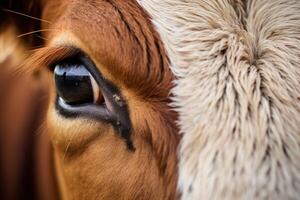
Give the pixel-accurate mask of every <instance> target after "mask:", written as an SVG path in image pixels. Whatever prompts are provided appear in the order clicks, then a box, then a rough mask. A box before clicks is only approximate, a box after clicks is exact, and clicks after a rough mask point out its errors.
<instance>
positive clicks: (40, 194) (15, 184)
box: [0, 0, 56, 200]
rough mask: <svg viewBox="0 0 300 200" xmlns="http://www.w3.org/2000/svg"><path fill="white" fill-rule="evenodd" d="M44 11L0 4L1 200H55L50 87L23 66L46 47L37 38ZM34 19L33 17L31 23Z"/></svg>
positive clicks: (34, 5)
mask: <svg viewBox="0 0 300 200" xmlns="http://www.w3.org/2000/svg"><path fill="white" fill-rule="evenodd" d="M40 7H41V5H40V4H39V3H38V2H35V1H22V0H18V1H14V0H1V1H0V199H2V200H15V199H16V200H17V199H33V200H34V199H49V200H50V199H52V200H53V199H56V190H55V180H54V176H53V174H52V169H51V166H52V162H53V159H52V157H51V145H50V143H49V141H48V136H47V133H46V132H45V131H44V130H43V122H44V118H45V113H46V109H47V82H46V79H47V78H46V77H45V75H44V73H43V72H41V71H34V72H32V73H29V74H23V73H20V70H19V66H20V65H22V63H23V60H24V59H26V57H27V56H28V55H30V53H31V52H32V50H33V49H35V48H38V47H41V46H42V45H43V43H44V41H43V39H42V37H41V36H40V34H39V33H31V32H32V31H36V30H39V29H40V21H39V20H37V19H34V17H36V18H39V17H40V10H41V9H40ZM29 16H31V17H29Z"/></svg>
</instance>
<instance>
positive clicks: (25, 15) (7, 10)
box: [2, 9, 51, 24]
mask: <svg viewBox="0 0 300 200" xmlns="http://www.w3.org/2000/svg"><path fill="white" fill-rule="evenodd" d="M2 10H3V11H5V12H10V13H14V14H17V15H21V16H24V17H28V18H31V19H35V20H38V21H41V22H45V23H48V24H51V22H49V21H47V20H44V19H40V18H37V17H33V16H30V15H27V14H24V13H20V12H17V11H13V10H9V9H2Z"/></svg>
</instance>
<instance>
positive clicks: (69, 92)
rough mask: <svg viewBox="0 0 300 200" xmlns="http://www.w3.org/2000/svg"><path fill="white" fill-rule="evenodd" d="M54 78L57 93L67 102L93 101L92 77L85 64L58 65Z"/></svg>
mask: <svg viewBox="0 0 300 200" xmlns="http://www.w3.org/2000/svg"><path fill="white" fill-rule="evenodd" d="M54 79H55V85H56V91H57V94H58V95H59V96H60V97H61V98H62V99H63V100H64V101H65V102H66V103H68V104H73V105H74V104H82V103H91V102H93V96H94V95H93V87H92V84H91V77H90V75H89V72H88V71H87V69H86V68H85V67H84V66H83V65H56V67H55V69H54Z"/></svg>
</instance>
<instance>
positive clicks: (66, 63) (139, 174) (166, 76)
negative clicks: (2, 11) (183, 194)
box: [32, 0, 178, 199]
mask: <svg viewBox="0 0 300 200" xmlns="http://www.w3.org/2000/svg"><path fill="white" fill-rule="evenodd" d="M42 28H43V29H45V34H44V37H45V39H46V41H47V42H46V45H45V47H44V48H42V49H40V50H38V51H37V52H36V54H35V55H34V56H33V59H32V60H33V61H34V62H35V64H37V63H38V65H44V66H46V67H48V68H49V69H50V71H51V72H50V73H49V77H50V80H51V81H50V82H51V83H52V84H51V95H50V96H51V97H50V106H49V111H48V116H47V129H48V132H49V135H50V137H51V139H52V143H53V145H54V151H55V163H56V169H57V174H58V176H57V177H58V181H59V187H60V189H61V191H62V195H63V197H64V198H67V199H73V198H75V199H118V198H120V199H174V198H175V196H176V192H175V190H176V181H177V172H176V163H177V161H176V147H177V144H178V136H177V128H176V126H175V120H176V114H175V113H174V112H173V111H171V109H170V107H169V103H170V100H169V97H170V89H171V87H172V79H173V76H172V74H171V72H170V69H169V66H168V59H167V57H166V54H165V51H164V48H163V45H162V43H161V41H160V39H159V36H158V34H157V33H156V32H155V31H154V29H153V27H152V25H151V22H150V20H149V18H148V16H147V15H146V13H145V12H144V11H143V10H142V8H141V7H139V5H138V4H137V2H136V1H123V0H109V1H104V0H97V1H83V0H73V1H48V3H46V5H45V7H44V10H43V26H42Z"/></svg>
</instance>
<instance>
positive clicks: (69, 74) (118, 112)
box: [51, 52, 134, 150]
mask: <svg viewBox="0 0 300 200" xmlns="http://www.w3.org/2000/svg"><path fill="white" fill-rule="evenodd" d="M53 66H54V71H53V73H54V83H55V87H56V93H57V99H56V104H55V107H56V110H57V111H58V113H59V114H60V115H62V116H64V117H66V118H71V119H72V118H80V117H84V118H91V119H95V120H100V121H105V122H108V123H111V124H112V125H113V126H114V128H115V129H116V130H117V131H118V133H120V135H121V136H122V137H123V138H124V139H125V140H126V144H127V146H128V148H129V149H131V150H133V149H134V147H133V144H132V141H131V137H130V135H131V133H130V132H131V121H130V118H129V112H128V107H127V104H126V101H125V100H124V98H123V97H122V95H121V92H120V91H119V89H118V88H117V87H116V86H115V85H114V84H113V83H111V82H110V81H108V80H106V79H105V78H104V77H103V75H102V74H101V72H100V71H99V70H98V69H97V67H96V65H95V64H94V63H93V61H92V60H91V59H90V58H88V57H87V56H85V54H84V53H82V52H80V53H77V54H76V55H73V57H69V58H66V59H64V60H62V61H61V62H58V63H56V64H54V65H51V69H53Z"/></svg>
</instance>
